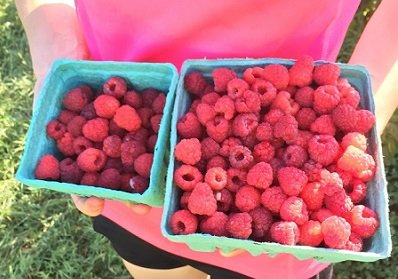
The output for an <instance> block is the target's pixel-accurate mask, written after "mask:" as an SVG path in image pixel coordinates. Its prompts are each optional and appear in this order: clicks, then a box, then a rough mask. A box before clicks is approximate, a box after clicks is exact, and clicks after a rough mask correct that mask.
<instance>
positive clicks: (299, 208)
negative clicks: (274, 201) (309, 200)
mask: <svg viewBox="0 0 398 279" xmlns="http://www.w3.org/2000/svg"><path fill="white" fill-rule="evenodd" d="M280 215H281V218H282V220H284V221H292V222H295V223H296V224H297V225H302V224H304V223H305V222H307V221H308V211H307V206H306V205H305V203H304V201H303V199H301V198H298V197H289V198H287V199H286V200H285V201H284V202H283V203H282V206H281V208H280Z"/></svg>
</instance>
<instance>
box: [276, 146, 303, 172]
mask: <svg viewBox="0 0 398 279" xmlns="http://www.w3.org/2000/svg"><path fill="white" fill-rule="evenodd" d="M282 157H283V161H284V162H285V165H286V166H288V167H298V168H299V167H301V166H302V165H303V164H304V163H305V162H306V161H307V159H308V154H307V151H305V149H304V148H302V147H301V146H298V145H289V146H288V147H287V148H286V150H285V152H284V153H283V156H282Z"/></svg>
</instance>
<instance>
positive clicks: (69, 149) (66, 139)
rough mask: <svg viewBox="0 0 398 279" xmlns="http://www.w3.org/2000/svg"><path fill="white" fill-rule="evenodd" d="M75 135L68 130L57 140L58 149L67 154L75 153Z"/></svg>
mask: <svg viewBox="0 0 398 279" xmlns="http://www.w3.org/2000/svg"><path fill="white" fill-rule="evenodd" d="M74 140H75V139H74V137H73V136H72V134H70V133H68V132H66V133H65V134H64V135H63V136H62V138H60V139H59V140H57V148H58V150H59V151H60V152H61V153H62V154H63V155H65V156H73V155H75V149H74V148H73V141H74Z"/></svg>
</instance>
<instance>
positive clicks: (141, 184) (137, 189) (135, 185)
mask: <svg viewBox="0 0 398 279" xmlns="http://www.w3.org/2000/svg"><path fill="white" fill-rule="evenodd" d="M148 187H149V180H148V179H147V178H145V177H142V176H139V175H135V176H133V177H131V179H130V180H129V188H130V189H131V192H133V193H139V194H142V193H144V192H145V191H146V190H147V189H148Z"/></svg>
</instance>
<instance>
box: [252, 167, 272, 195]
mask: <svg viewBox="0 0 398 279" xmlns="http://www.w3.org/2000/svg"><path fill="white" fill-rule="evenodd" d="M272 181H273V172H272V167H271V165H270V164H268V163H265V162H260V163H257V164H256V165H254V166H253V167H252V168H251V169H250V170H249V172H248V173H247V183H248V184H249V185H252V186H254V187H256V188H259V189H266V188H268V187H269V186H270V185H271V184H272Z"/></svg>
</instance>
